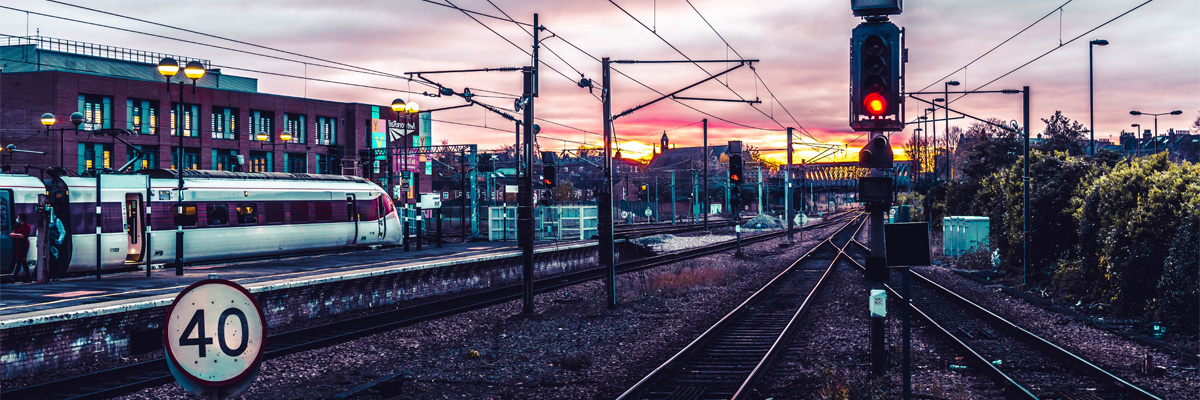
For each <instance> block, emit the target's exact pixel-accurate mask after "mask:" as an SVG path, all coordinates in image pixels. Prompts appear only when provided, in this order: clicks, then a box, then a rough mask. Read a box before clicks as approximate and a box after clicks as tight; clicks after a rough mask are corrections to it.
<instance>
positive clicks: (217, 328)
mask: <svg viewBox="0 0 1200 400" xmlns="http://www.w3.org/2000/svg"><path fill="white" fill-rule="evenodd" d="M266 336H267V331H266V320H265V319H264V317H263V313H262V307H261V306H259V304H258V302H257V301H256V300H254V297H253V296H252V295H251V294H250V292H249V291H247V290H246V289H245V288H243V287H241V286H240V285H238V284H236V283H233V282H230V281H226V280H221V279H208V280H203V281H200V282H196V283H195V284H192V285H191V286H188V287H187V289H184V290H183V292H180V293H179V296H177V297H175V301H174V302H173V303H171V308H170V309H169V310H168V311H167V321H166V324H164V325H163V347H164V349H165V351H166V353H167V359H168V363H167V365H168V366H169V367H170V369H171V374H172V375H174V376H175V380H176V381H178V382H179V384H180V385H181V386H183V388H184V390H187V391H188V392H189V393H191V394H194V395H197V396H202V397H206V398H222V397H229V396H233V395H234V394H237V393H238V392H241V391H242V390H244V389H245V388H246V387H249V386H250V383H251V382H253V381H254V378H255V377H256V376H257V375H258V370H259V366H260V364H261V363H262V351H263V348H264V340H265V339H266Z"/></svg>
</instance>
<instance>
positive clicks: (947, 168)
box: [933, 82, 950, 180]
mask: <svg viewBox="0 0 1200 400" xmlns="http://www.w3.org/2000/svg"><path fill="white" fill-rule="evenodd" d="M947 83H948V82H947ZM946 97H950V96H948V95H947V96H946ZM946 97H938V98H936V99H933V102H934V103H943V102H944V103H946V120H947V121H946V136H945V137H946V180H950V121H949V119H950V102H947V101H946ZM933 140H937V109H936V108H934V111H933Z"/></svg>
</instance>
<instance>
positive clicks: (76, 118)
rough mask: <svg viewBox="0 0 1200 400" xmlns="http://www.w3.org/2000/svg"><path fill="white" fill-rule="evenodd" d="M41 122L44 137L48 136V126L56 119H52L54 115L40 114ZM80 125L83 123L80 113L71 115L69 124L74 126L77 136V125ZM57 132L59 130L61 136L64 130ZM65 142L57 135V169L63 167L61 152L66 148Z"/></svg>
mask: <svg viewBox="0 0 1200 400" xmlns="http://www.w3.org/2000/svg"><path fill="white" fill-rule="evenodd" d="M41 121H42V125H45V126H46V136H49V135H50V126H52V125H54V122H55V121H56V118H54V114H51V113H45V114H42V118H41ZM82 123H83V114H82V113H80V112H73V113H71V124H74V125H75V133H77V134H78V133H79V124H82ZM58 130H59V133H60V134H61V133H62V131H63V130H64V129H62V128H59V129H58ZM65 141H66V138H65V137H63V136H62V135H59V137H58V167H59V168H63V167H64V166H63V163H64V162H65V161H64V157H63V152H64V149H65V148H66V145H65V144H64V142H65Z"/></svg>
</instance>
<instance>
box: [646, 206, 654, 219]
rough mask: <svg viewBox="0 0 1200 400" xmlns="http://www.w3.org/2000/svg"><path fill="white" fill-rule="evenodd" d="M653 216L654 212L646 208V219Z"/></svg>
mask: <svg viewBox="0 0 1200 400" xmlns="http://www.w3.org/2000/svg"><path fill="white" fill-rule="evenodd" d="M653 214H654V211H653V210H650V207H646V216H647V217H649V216H651V215H653Z"/></svg>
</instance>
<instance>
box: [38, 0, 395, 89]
mask: <svg viewBox="0 0 1200 400" xmlns="http://www.w3.org/2000/svg"><path fill="white" fill-rule="evenodd" d="M46 1H48V2H51V3H56V4H61V5H64V6H68V7H75V8H79V9H83V10H88V11H92V12H96V13H100V14H105V15H110V16H114V17H119V18H125V19H130V20H134V21H138V22H142V23H146V24H150V25H155V26H160V27H164V28H168V29H175V30H180V31H184V32H188V33H192V34H196V35H200V36H206V37H210V38H214V39H220V40H225V41H229V42H233V43H238V44H243V45H246V46H251V47H257V48H261V49H266V50H271V51H277V52H280V53H284V54H289V55H293V56H298V57H304V58H309V59H313V60H317V61H322V62H327V63H331V64H335V65H341V66H344V67H349V68H354V69H357V70H361V71H352V70H347V69H343V68H336V69H339V70H343V71H352V72H362V71H365V72H369V73H370V74H371V75H378V76H386V77H391V78H397V79H404V80H411V79H412V78H409V77H407V76H403V75H396V74H391V73H387V72H383V71H377V70H373V69H370V68H365V67H360V66H357V65H351V64H346V63H342V62H337V61H333V60H328V59H324V58H320V57H314V56H309V55H305V54H301V53H296V52H292V51H287V50H282V49H278V48H274V47H270V46H264V45H260V44H256V43H251V42H247V41H243V40H237V39H231V38H227V37H223V36H218V35H214V34H210V33H204V32H200V31H195V30H191V29H187V28H181V27H177V26H173V25H167V24H163V23H159V22H154V21H149V20H145V19H141V18H135V17H131V16H128V15H123V14H117V13H113V12H109V11H104V10H99V9H95V8H91V7H85V6H81V5H76V4H71V3H67V2H63V1H59V0H46ZM256 55H257V54H256ZM283 60H287V59H283ZM287 61H293V62H298V63H304V64H309V65H313V66H318V67H326V68H331V67H329V66H326V65H321V64H310V63H307V62H303V61H297V60H287Z"/></svg>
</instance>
